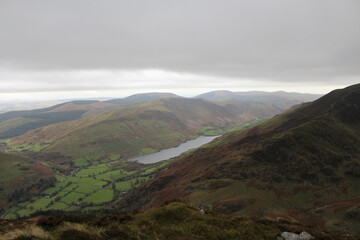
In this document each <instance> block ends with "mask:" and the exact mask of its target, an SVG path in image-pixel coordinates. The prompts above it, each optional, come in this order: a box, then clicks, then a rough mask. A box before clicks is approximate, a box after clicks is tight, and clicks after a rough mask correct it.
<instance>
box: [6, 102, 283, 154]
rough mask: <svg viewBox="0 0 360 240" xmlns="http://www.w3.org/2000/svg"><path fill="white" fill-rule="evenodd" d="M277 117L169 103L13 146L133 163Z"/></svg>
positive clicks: (98, 118) (46, 131) (263, 109)
mask: <svg viewBox="0 0 360 240" xmlns="http://www.w3.org/2000/svg"><path fill="white" fill-rule="evenodd" d="M278 113H280V110H279V109H277V108H276V107H274V106H272V105H268V104H265V103H254V104H251V105H248V104H243V105H241V104H239V105H237V104H235V105H234V104H225V105H220V104H216V103H213V102H209V101H204V100H201V99H187V98H164V99H156V100H151V101H146V102H142V103H138V104H135V105H132V106H129V107H127V108H125V109H122V110H117V111H110V112H106V113H103V114H98V115H94V116H90V117H85V118H82V119H78V120H73V121H68V122H63V123H57V124H53V125H49V126H45V127H42V128H38V129H35V130H31V131H28V132H27V133H25V134H23V135H20V136H18V137H15V138H12V139H10V141H9V142H8V144H9V145H10V146H12V147H13V148H18V147H19V149H22V148H23V149H24V150H25V149H29V147H30V148H33V147H34V146H37V148H40V149H41V150H40V151H41V152H48V153H53V152H60V153H62V154H63V155H65V156H70V157H82V156H88V155H92V154H95V155H96V156H97V155H99V154H100V155H102V154H107V153H113V152H116V153H121V154H123V155H124V156H125V157H132V156H135V155H138V154H139V153H140V152H141V149H142V148H153V149H157V150H159V149H164V148H168V147H173V146H176V145H177V144H180V143H181V142H184V141H185V140H186V139H189V138H190V137H191V136H193V135H196V134H197V131H198V130H199V128H201V127H204V126H212V127H215V128H226V127H232V126H235V125H236V124H238V123H244V122H246V121H250V120H253V119H255V118H256V117H269V116H273V115H274V114H278ZM17 146H18V147H17Z"/></svg>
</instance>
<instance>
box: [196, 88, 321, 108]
mask: <svg viewBox="0 0 360 240" xmlns="http://www.w3.org/2000/svg"><path fill="white" fill-rule="evenodd" d="M319 97H321V95H318V94H302V93H290V92H282V91H279V92H261V91H251V92H231V91H213V92H208V93H203V94H200V95H199V96H196V97H195V98H202V99H207V100H210V101H215V102H221V101H227V100H233V99H237V100H240V101H243V102H264V103H271V104H274V105H275V106H277V107H279V108H282V109H283V110H287V109H289V108H290V107H291V106H293V105H296V104H300V103H303V102H310V101H314V100H315V99H318V98H319Z"/></svg>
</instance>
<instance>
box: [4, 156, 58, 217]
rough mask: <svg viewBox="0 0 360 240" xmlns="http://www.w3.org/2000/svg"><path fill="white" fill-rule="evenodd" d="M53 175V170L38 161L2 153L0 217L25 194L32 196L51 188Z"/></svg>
mask: <svg viewBox="0 0 360 240" xmlns="http://www.w3.org/2000/svg"><path fill="white" fill-rule="evenodd" d="M51 175H52V169H51V168H49V167H47V166H46V165H44V164H42V163H40V162H38V161H35V160H32V159H28V158H25V157H23V156H19V155H17V154H9V153H4V152H0V215H2V212H3V210H5V209H6V208H7V207H9V206H10V205H11V204H12V203H14V202H16V201H17V200H18V199H19V198H20V197H22V195H23V193H24V192H28V196H31V194H35V193H38V192H39V191H41V190H43V189H44V187H45V188H46V187H47V186H49V185H50V184H51V180H50V177H51Z"/></svg>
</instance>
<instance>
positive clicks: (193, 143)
mask: <svg viewBox="0 0 360 240" xmlns="http://www.w3.org/2000/svg"><path fill="white" fill-rule="evenodd" d="M217 137H218V136H200V137H198V138H196V139H193V140H189V141H187V142H184V143H182V144H180V145H179V146H177V147H173V148H168V149H164V150H161V151H159V152H156V153H151V154H148V155H143V156H139V157H134V158H130V159H128V161H130V162H138V163H144V164H149V163H156V162H160V161H163V160H168V159H170V158H173V157H177V156H179V155H180V154H182V153H183V152H186V151H188V150H190V149H193V148H198V147H200V146H202V145H204V144H206V143H209V142H211V141H212V140H213V139H215V138H217Z"/></svg>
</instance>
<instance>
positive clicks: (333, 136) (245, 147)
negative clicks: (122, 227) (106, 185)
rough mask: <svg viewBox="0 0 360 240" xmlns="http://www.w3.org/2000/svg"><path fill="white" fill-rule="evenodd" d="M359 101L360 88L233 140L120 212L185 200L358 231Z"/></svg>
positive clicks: (228, 137)
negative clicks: (177, 199)
mask: <svg viewBox="0 0 360 240" xmlns="http://www.w3.org/2000/svg"><path fill="white" fill-rule="evenodd" d="M359 103H360V85H355V86H351V87H348V88H345V89H342V90H336V91H333V92H331V93H330V94H328V95H326V96H324V97H322V98H320V99H319V100H317V101H315V102H313V103H307V104H304V105H302V106H300V107H299V108H297V109H293V110H291V111H288V112H286V113H284V114H280V115H278V116H276V117H274V118H272V119H270V120H268V121H265V122H263V123H261V124H259V125H257V126H254V127H251V128H248V129H245V130H243V131H238V132H231V133H228V134H225V135H224V136H222V137H220V138H217V139H216V140H215V141H213V142H212V143H210V144H209V145H208V147H206V148H201V149H198V150H197V151H195V152H192V153H191V154H188V155H186V156H184V157H183V158H181V159H180V160H178V161H177V162H175V163H174V164H173V165H171V166H170V167H169V168H168V169H167V170H166V171H163V172H162V173H161V174H159V175H158V176H157V177H156V178H155V179H154V180H152V181H150V182H149V183H147V184H145V185H144V186H142V187H140V188H139V189H137V190H136V191H134V192H133V193H132V194H130V195H128V197H127V198H125V200H124V201H123V202H122V205H120V206H121V207H123V208H124V210H128V211H130V210H131V209H135V208H136V207H140V206H142V207H143V206H146V204H147V206H159V205H161V204H163V203H164V202H166V201H169V200H171V199H174V198H178V197H181V198H185V199H187V200H188V201H190V202H192V203H193V204H206V205H209V206H211V207H212V209H213V210H214V211H217V212H221V213H227V214H235V215H245V216H253V217H254V216H258V217H260V216H262V217H267V218H270V219H276V218H278V217H281V218H286V219H288V220H292V221H299V222H302V223H305V224H308V225H312V226H317V227H319V228H321V229H327V230H329V231H342V232H348V233H349V232H350V233H356V231H357V230H356V226H359V225H358V223H359V222H358V221H359V218H358V216H359V211H360V210H359V208H358V206H359V204H360V184H359V182H360V181H359V177H360V163H359V159H360V148H359V142H360V108H359V107H358V104H359ZM149 189H151V190H150V191H149ZM115 207H119V205H116V206H115Z"/></svg>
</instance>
